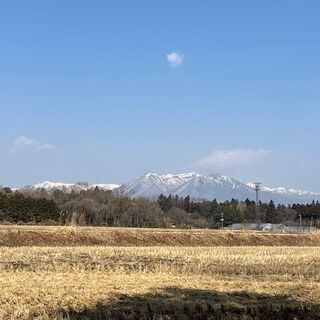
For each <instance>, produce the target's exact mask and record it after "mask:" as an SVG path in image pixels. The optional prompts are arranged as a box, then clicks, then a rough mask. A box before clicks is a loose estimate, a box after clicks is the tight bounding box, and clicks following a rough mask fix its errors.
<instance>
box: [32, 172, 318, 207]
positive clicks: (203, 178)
mask: <svg viewBox="0 0 320 320" xmlns="http://www.w3.org/2000/svg"><path fill="white" fill-rule="evenodd" d="M95 187H99V188H100V189H103V190H116V191H117V192H121V193H123V194H126V195H128V196H130V197H147V198H153V199H155V198H157V197H158V196H159V195H160V194H161V193H162V194H164V195H169V194H172V195H178V196H179V197H186V196H188V195H189V196H190V197H191V198H193V199H199V200H201V199H206V200H213V199H217V201H219V202H220V201H221V202H222V201H225V200H230V199H232V198H234V199H239V200H245V199H247V198H248V199H251V200H254V199H255V190H254V184H253V183H251V182H242V181H239V180H236V179H233V178H230V177H228V176H225V175H220V174H210V175H201V174H198V173H194V172H192V173H182V174H163V175H160V174H156V173H146V174H144V175H143V176H141V177H139V178H137V179H134V180H132V181H130V182H128V183H126V184H123V185H117V184H93V185H89V184H86V183H77V184H70V183H69V184H67V183H58V182H50V181H46V182H43V183H39V184H35V185H33V186H29V188H34V189H41V188H43V189H46V190H48V191H49V192H50V191H53V190H55V189H59V190H63V191H65V192H72V191H74V192H79V191H81V190H88V189H94V188H95ZM259 198H260V200H261V201H263V202H269V201H270V200H273V201H274V202H275V203H282V204H289V203H290V204H292V203H309V202H311V201H312V200H315V201H317V200H319V201H320V193H314V192H308V191H301V190H294V189H288V188H284V187H277V188H269V187H265V186H262V187H261V191H260V195H259Z"/></svg>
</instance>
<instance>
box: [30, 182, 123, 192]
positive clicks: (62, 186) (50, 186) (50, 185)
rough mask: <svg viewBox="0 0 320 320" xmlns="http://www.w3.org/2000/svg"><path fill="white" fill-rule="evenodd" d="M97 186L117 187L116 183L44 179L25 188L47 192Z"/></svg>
mask: <svg viewBox="0 0 320 320" xmlns="http://www.w3.org/2000/svg"><path fill="white" fill-rule="evenodd" d="M96 187H98V188H99V189H102V190H114V189H116V188H119V187H120V185H118V184H87V183H63V182H52V181H44V182H41V183H37V184H35V185H32V186H27V187H26V188H31V189H45V190H47V191H48V192H52V191H54V190H61V191H64V192H72V191H73V192H80V191H82V190H89V189H94V188H96Z"/></svg>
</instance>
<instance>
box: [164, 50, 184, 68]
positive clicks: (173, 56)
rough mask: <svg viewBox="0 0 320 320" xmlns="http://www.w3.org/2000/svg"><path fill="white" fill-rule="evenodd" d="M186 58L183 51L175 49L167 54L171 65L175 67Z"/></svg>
mask: <svg viewBox="0 0 320 320" xmlns="http://www.w3.org/2000/svg"><path fill="white" fill-rule="evenodd" d="M183 59H184V55H183V54H182V53H179V52H176V51H173V52H171V53H169V54H167V61H168V62H169V64H170V66H171V67H173V68H176V67H179V66H180V65H181V64H182V62H183Z"/></svg>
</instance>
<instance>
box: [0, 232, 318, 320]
mask: <svg viewBox="0 0 320 320" xmlns="http://www.w3.org/2000/svg"><path fill="white" fill-rule="evenodd" d="M72 232H74V233H75V235H73V237H74V238H73V239H74V241H73V242H71V241H70V243H69V245H68V246H67V245H66V244H67V242H68V241H69V240H70V239H69V234H72ZM90 232H92V233H93V234H94V236H95V237H96V238H95V239H97V237H98V236H99V237H100V238H99V239H100V241H102V240H103V241H102V242H103V243H100V242H99V243H98V244H99V245H92V243H91V242H90V241H88V239H91V240H92V237H91V238H90V237H89V233H90ZM16 233H19V235H20V237H21V239H20V241H21V242H20V245H17V243H16V242H14V241H17V236H16ZM59 233H61V235H59ZM8 234H9V237H8V238H7V239H5V236H4V235H8ZM44 234H45V236H44ZM119 234H120V236H119ZM159 234H160V235H159ZM0 235H1V236H0V243H1V244H2V246H1V247H0V289H1V291H0V319H159V320H160V319H320V246H317V245H319V244H318V242H317V241H319V235H318V234H313V235H283V234H279V235H275V234H274V235H268V234H262V233H247V232H238V233H234V232H225V231H222V232H217V231H209V230H207V231H184V230H181V231H180V230H174V231H172V230H156V229H154V230H150V229H149V230H146V229H144V230H143V229H140V230H134V229H111V228H83V229H82V228H73V229H72V228H59V227H1V228H0ZM12 235H13V236H12ZM39 235H40V236H39ZM41 235H42V236H41ZM48 235H51V236H52V238H53V239H54V240H53V241H52V245H48V241H49V240H50V237H49V236H48ZM111 235H115V239H116V240H118V243H110V242H111V241H113V242H115V241H116V240H114V239H112V237H111ZM59 236H60V239H61V245H60V246H58V239H59ZM92 236H93V235H92ZM187 236H188V237H189V238H191V240H192V241H194V242H192V241H191V244H190V246H187V242H186V237H187ZM269 236H270V237H269ZM37 237H39V238H37ZM148 237H149V238H150V243H151V244H152V246H150V245H148V244H149V243H148V242H147V239H148ZM166 238H168V239H166ZM169 238H170V239H169ZM207 238H209V240H208V239H207ZM230 238H232V239H233V243H232V242H231V240H230ZM12 239H15V240H14V241H12V242H11V243H10V240H12ZM30 239H32V241H31V240H30ZM37 239H38V245H37ZM79 239H80V240H81V245H79V241H80V240H79ZM101 239H102V240H101ZM119 239H126V240H121V241H120V240H119ZM137 239H138V240H137ZM159 239H160V240H159ZM164 239H166V243H167V242H168V243H169V245H166V243H164V241H165V240H164ZM194 239H196V240H194ZM212 239H215V240H214V241H213V240H212ZM226 239H229V242H227V244H226V245H224V246H222V245H221V242H222V241H225V240H226ZM272 239H273V240H274V243H273V244H270V243H269V242H270V241H271V240H272ZM288 239H289V240H288ZM67 240H68V241H67ZM249 240H251V241H252V243H251V244H250V243H248V241H249ZM253 240H254V242H253ZM86 241H88V242H86ZM107 241H109V242H107ZM123 241H125V246H124V243H123ZM135 241H136V242H135ZM144 241H146V242H144ZM196 241H197V242H196ZM241 241H242V242H241ZM285 241H288V243H285ZM298 241H300V242H298ZM308 241H309V242H308ZM182 242H183V243H182ZM198 242H204V244H203V245H202V246H197V245H196V243H198ZM238 242H239V243H238ZM266 242H267V244H268V245H264V244H265V243H266ZM296 242H298V243H296ZM102 244H105V245H102ZM219 244H220V245H219ZM294 244H295V245H294Z"/></svg>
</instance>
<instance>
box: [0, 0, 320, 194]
mask: <svg viewBox="0 0 320 320" xmlns="http://www.w3.org/2000/svg"><path fill="white" fill-rule="evenodd" d="M319 15H320V3H319V1H311V0H310V1H307V2H306V1H295V0H290V1H275V0H274V1H253V0H252V1H236V0H234V1H201V2H199V1H157V2H156V1H121V0H120V1H102V0H101V1H98V0H92V1H82V0H77V1H71V0H70V1H62V0H56V1H50V2H49V1H40V0H38V1H35V0H29V1H15V0H11V1H1V2H0V150H1V153H0V154H1V157H0V168H1V169H0V170H1V171H0V183H1V184H3V185H10V186H20V185H26V184H32V183H35V182H39V181H42V180H54V181H66V182H76V181H88V182H92V183H93V182H95V183H103V182H105V183H112V182H114V183H117V182H119V183H122V182H126V181H128V180H131V179H132V178H134V177H136V176H139V175H141V174H143V173H144V172H147V171H152V172H157V173H167V172H172V173H178V172H185V171H197V172H201V173H210V172H222V173H225V174H229V175H232V176H233V177H235V178H239V179H243V180H261V181H262V182H263V183H264V184H265V185H270V186H276V185H285V186H289V187H295V188H302V189H307V190H313V191H320V171H319V162H320V149H319V147H318V142H319V129H318V122H319V120H320V109H319V102H320V90H319V80H320V73H319V71H320V64H319V59H320V58H319V57H320V38H319V30H320V19H319ZM170 54H171V56H169V57H171V62H170V61H168V55H170ZM172 57H173V58H172ZM177 57H178V60H177ZM172 59H173V61H172ZM179 59H180V60H179ZM175 62H176V64H174V63H175ZM172 63H173V64H174V65H172Z"/></svg>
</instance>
